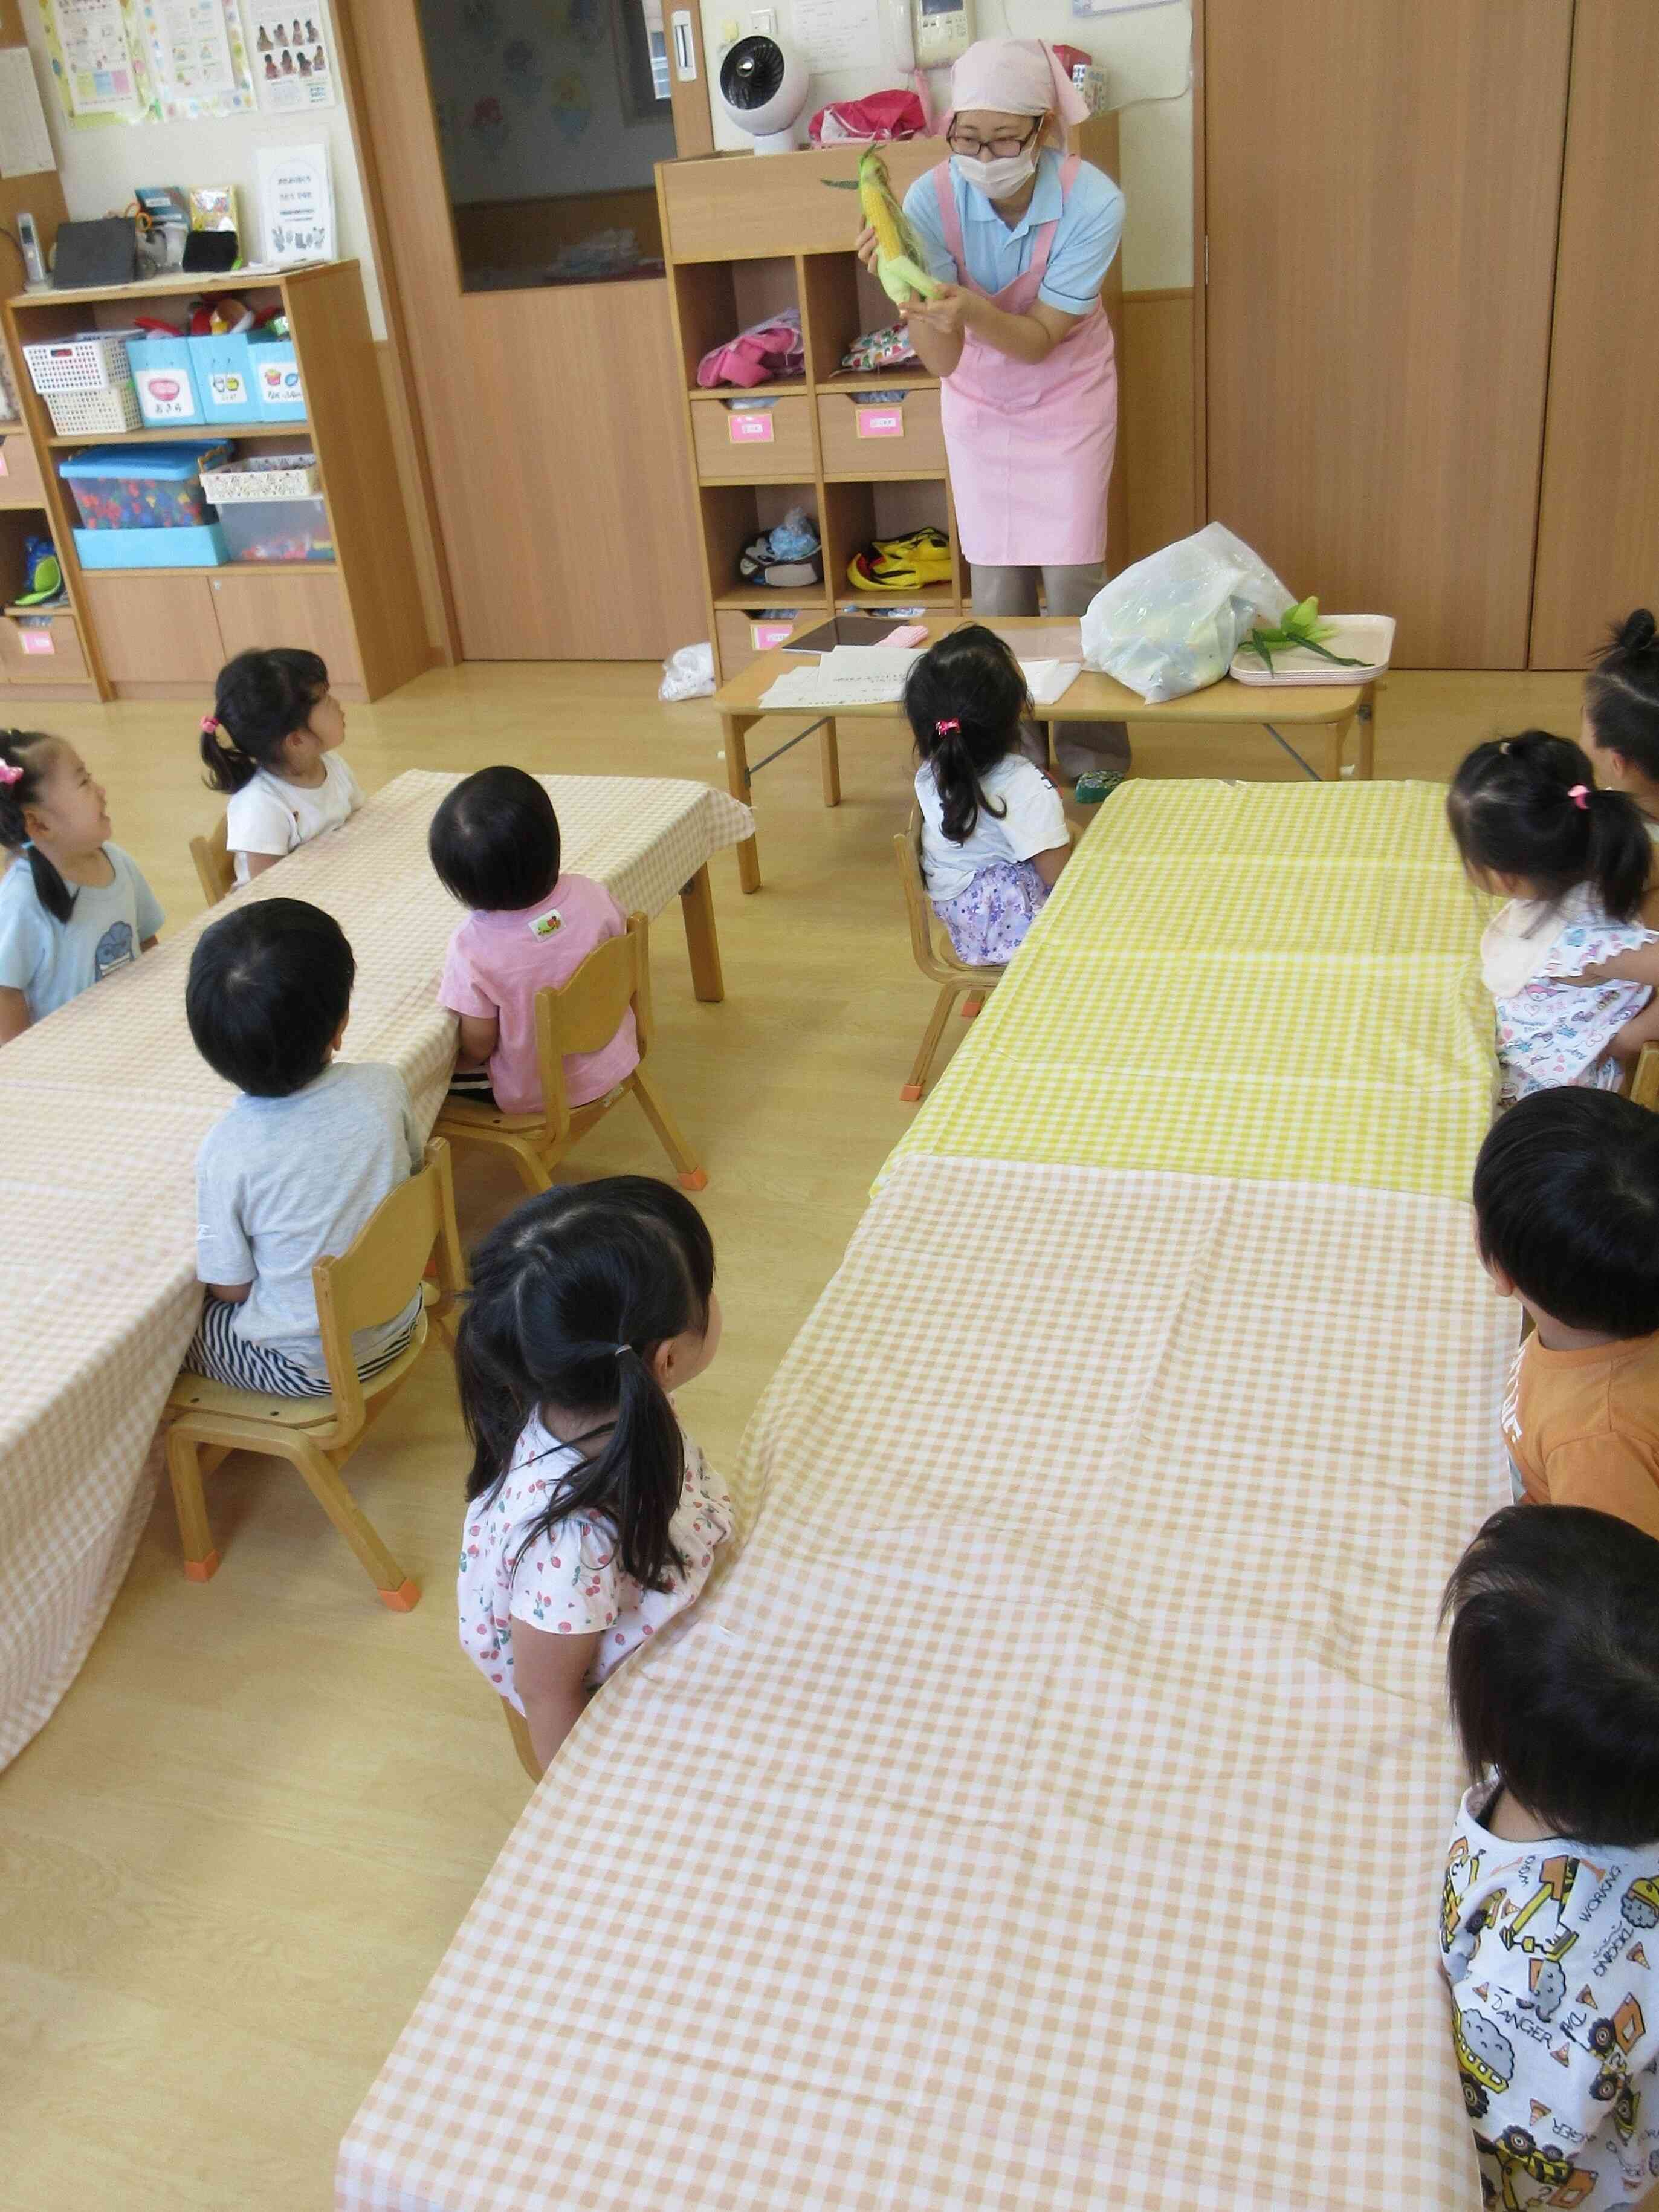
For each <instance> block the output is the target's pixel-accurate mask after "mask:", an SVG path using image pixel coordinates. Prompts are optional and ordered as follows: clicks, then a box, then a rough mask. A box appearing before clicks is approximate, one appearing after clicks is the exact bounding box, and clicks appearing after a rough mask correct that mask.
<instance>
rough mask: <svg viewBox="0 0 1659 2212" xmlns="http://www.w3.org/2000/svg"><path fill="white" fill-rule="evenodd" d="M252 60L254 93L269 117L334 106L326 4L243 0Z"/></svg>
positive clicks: (303, 0)
mask: <svg viewBox="0 0 1659 2212" xmlns="http://www.w3.org/2000/svg"><path fill="white" fill-rule="evenodd" d="M244 9H245V15H246V19H247V32H248V40H247V44H248V58H249V60H250V62H251V64H252V68H253V83H254V89H255V91H256V92H257V94H258V97H259V106H260V108H261V110H262V111H263V112H264V113H265V114H267V115H298V114H304V113H308V112H310V111H311V110H312V108H314V107H332V106H334V104H335V101H336V98H337V97H338V94H336V89H335V82H334V64H333V61H332V59H331V58H330V47H329V15H328V9H327V7H326V6H325V4H324V0H294V4H293V6H291V7H288V6H280V7H279V6H278V5H276V4H275V0H244Z"/></svg>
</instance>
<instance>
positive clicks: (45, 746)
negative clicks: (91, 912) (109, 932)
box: [0, 730, 75, 921]
mask: <svg viewBox="0 0 1659 2212" xmlns="http://www.w3.org/2000/svg"><path fill="white" fill-rule="evenodd" d="M61 743H62V739H61V738H54V737H50V736H48V735H47V733H46V732H45V731H44V730H0V765H3V766H4V767H6V768H9V769H21V770H22V774H21V775H20V776H17V777H16V778H15V780H14V781H11V782H9V783H0V845H3V846H5V847H6V848H8V849H9V850H10V851H11V852H14V853H21V854H22V855H23V858H24V859H25V860H27V862H28V864H29V873H30V874H31V875H32V876H33V878H34V895H35V896H36V898H38V899H39V902H40V903H41V905H42V906H43V907H45V909H46V912H47V913H48V914H49V915H51V918H52V920H53V921H68V920H69V918H70V915H71V914H72V913H73V912H74V910H75V893H74V892H73V891H72V890H70V887H69V885H68V884H66V883H65V882H64V878H63V877H62V876H61V875H60V874H59V873H58V870H57V869H56V868H55V867H54V866H52V864H51V861H50V860H48V859H47V858H46V856H45V854H44V853H43V852H42V851H41V850H40V848H39V846H38V845H35V844H33V843H31V842H30V839H29V833H28V828H27V824H26V823H25V822H24V820H23V809H24V808H25V807H26V806H33V805H35V804H36V802H37V801H38V800H39V796H40V787H41V785H42V784H43V783H44V782H45V780H46V773H47V770H48V769H50V768H51V763H52V755H53V753H54V752H55V750H57V748H58V745H59V744H61Z"/></svg>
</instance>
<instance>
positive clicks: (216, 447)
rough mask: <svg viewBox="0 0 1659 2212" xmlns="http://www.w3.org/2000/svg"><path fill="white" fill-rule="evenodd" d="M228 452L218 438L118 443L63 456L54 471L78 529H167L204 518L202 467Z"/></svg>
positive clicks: (87, 533)
mask: <svg viewBox="0 0 1659 2212" xmlns="http://www.w3.org/2000/svg"><path fill="white" fill-rule="evenodd" d="M229 452H230V448H229V447H228V446H227V445H225V444H224V443H223V442H222V441H221V442H218V443H215V444H210V445H193V444H192V445H178V446H148V447H141V448H140V449H139V450H138V451H136V452H134V451H133V450H132V449H131V448H130V447H124V446H94V447H91V448H90V449H89V450H88V452H86V453H77V454H76V456H75V458H74V459H72V460H68V461H65V462H64V463H63V464H62V465H61V467H60V468H59V471H58V473H59V475H60V476H62V477H63V478H64V482H65V483H67V484H68V485H69V487H70V490H71V491H72V492H73V493H74V495H75V504H76V507H78V508H79V509H80V513H81V521H82V528H81V529H79V530H77V531H76V533H75V535H76V540H77V542H78V541H79V540H80V539H81V538H82V537H94V536H96V535H98V534H100V532H104V531H125V532H130V533H132V534H135V535H136V533H138V532H145V533H147V534H148V533H151V532H154V533H156V534H159V533H160V532H163V531H166V532H168V533H169V534H171V533H173V532H178V531H181V530H194V529H197V528H199V527H201V526H202V525H203V524H204V523H208V522H210V521H211V520H212V519H213V518H212V516H211V514H210V513H209V510H208V501H207V495H206V493H205V492H204V491H203V489H202V471H203V467H204V466H207V465H211V464H212V463H213V462H215V461H220V460H223V459H226V458H227V455H228V453H229ZM100 565H102V566H110V567H117V568H122V567H136V566H138V565H141V564H140V563H137V562H106V563H101V564H100Z"/></svg>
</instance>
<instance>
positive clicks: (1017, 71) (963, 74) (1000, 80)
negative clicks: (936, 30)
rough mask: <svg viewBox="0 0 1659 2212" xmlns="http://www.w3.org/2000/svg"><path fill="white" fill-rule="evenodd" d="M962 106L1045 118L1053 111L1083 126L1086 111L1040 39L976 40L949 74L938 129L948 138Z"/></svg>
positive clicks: (1063, 119)
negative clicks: (946, 99) (947, 102)
mask: <svg viewBox="0 0 1659 2212" xmlns="http://www.w3.org/2000/svg"><path fill="white" fill-rule="evenodd" d="M965 108H972V109H984V108H989V109H990V112H992V113H993V114H997V115H1046V114H1047V113H1048V112H1049V110H1050V108H1052V109H1053V110H1054V112H1055V113H1056V114H1057V116H1058V117H1059V118H1060V120H1061V122H1062V123H1082V122H1085V121H1087V118H1088V112H1089V106H1088V102H1087V100H1085V99H1084V97H1083V95H1082V94H1081V92H1079V91H1078V89H1077V88H1076V86H1075V84H1074V83H1073V82H1072V81H1071V79H1070V78H1069V76H1067V75H1066V72H1065V70H1064V69H1063V67H1062V66H1061V63H1060V58H1059V56H1058V55H1057V53H1056V52H1055V51H1054V49H1053V47H1052V46H1050V45H1049V44H1048V43H1047V42H1046V40H1042V39H980V40H978V41H977V42H976V43H975V44H974V45H973V46H970V47H969V48H968V50H967V52H966V53H965V54H964V55H963V57H962V58H961V60H960V62H958V63H957V64H956V66H955V68H954V70H952V71H951V73H950V111H949V112H948V114H947V115H946V117H945V118H944V120H943V122H942V124H941V125H940V126H939V128H940V130H941V131H942V132H944V133H946V134H948V132H949V131H950V127H951V125H952V124H953V123H954V121H955V120H956V118H957V116H958V114H959V113H960V112H961V111H962V110H963V109H965Z"/></svg>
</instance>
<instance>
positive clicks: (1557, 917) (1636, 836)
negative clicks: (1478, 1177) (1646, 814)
mask: <svg viewBox="0 0 1659 2212" xmlns="http://www.w3.org/2000/svg"><path fill="white" fill-rule="evenodd" d="M1446 811H1447V817H1448V819H1449V821H1450V825H1451V833H1452V836H1453V837H1454V838H1455V839H1456V844H1457V849H1458V851H1459V852H1460V853H1461V854H1462V858H1463V865H1464V867H1465V868H1466V869H1467V870H1468V874H1469V876H1470V878H1471V879H1472V880H1473V881H1474V883H1476V884H1479V885H1480V888H1481V889H1482V890H1486V891H1491V892H1493V893H1502V894H1503V895H1504V896H1506V897H1507V899H1508V901H1509V903H1508V905H1507V906H1505V908H1503V909H1502V910H1501V912H1500V913H1499V915H1497V916H1496V918H1495V919H1494V920H1493V921H1492V922H1491V924H1490V925H1489V926H1488V927H1487V929H1486V934H1485V936H1484V937H1483V938H1482V939H1481V940H1480V964H1481V971H1482V974H1483V975H1484V977H1485V980H1486V988H1487V989H1488V990H1489V991H1490V992H1491V993H1492V998H1493V1000H1494V1001H1495V1002H1496V1005H1497V1010H1498V1059H1499V1069H1500V1073H1501V1080H1500V1084H1499V1105H1500V1106H1512V1105H1513V1104H1514V1103H1515V1102H1516V1100H1517V1098H1524V1097H1529V1095H1530V1094H1531V1093H1532V1092H1534V1091H1548V1090H1552V1089H1554V1088H1557V1087H1558V1086H1560V1085H1568V1084H1574V1085H1583V1087H1585V1088H1586V1089H1589V1090H1596V1091H1613V1090H1616V1089H1617V1088H1618V1087H1619V1084H1620V1079H1621V1078H1622V1074H1623V1066H1622V1063H1623V1062H1625V1061H1626V1060H1633V1059H1634V1058H1635V1057H1636V1055H1637V1054H1638V1052H1639V1051H1640V1050H1641V1048H1642V1046H1643V1045H1644V1044H1645V1043H1648V1042H1652V1041H1654V1040H1655V1039H1659V1005H1656V1004H1655V1003H1654V987H1655V985H1656V984H1659V933H1656V932H1655V931H1653V930H1651V929H1648V928H1646V927H1644V926H1643V923H1642V921H1641V920H1640V918H1639V914H1640V908H1641V903H1642V894H1643V891H1644V888H1645V886H1646V884H1647V877H1648V868H1649V864H1650V859H1651V847H1650V843H1649V840H1648V835H1647V831H1646V829H1645V828H1644V824H1643V820H1642V816H1641V814H1640V812H1639V811H1638V809H1637V807H1636V805H1635V803H1634V802H1633V801H1632V799H1627V798H1626V797H1625V795H1624V794H1623V793H1621V792H1617V791H1598V790H1597V789H1596V787H1595V771H1594V769H1592V768H1591V766H1590V763H1589V758H1588V757H1587V756H1586V755H1585V754H1584V752H1583V750H1581V748H1580V747H1579V746H1577V745H1576V744H1572V743H1571V741H1570V740H1569V739H1568V738H1553V737H1550V736H1548V735H1547V733H1546V732H1544V731H1542V730H1527V731H1524V732H1523V733H1522V734H1521V735H1520V736H1519V737H1517V738H1494V739H1492V741H1490V742H1489V743H1487V744H1483V745H1477V746H1476V747H1475V749H1474V751H1473V752H1472V753H1471V754H1470V755H1469V756H1468V759H1467V760H1465V761H1464V763H1463V764H1462V767H1461V768H1460V769H1458V771H1457V773H1456V775H1455V776H1454V777H1453V779H1452V783H1451V790H1450V796H1449V797H1448V799H1447V802H1446Z"/></svg>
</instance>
